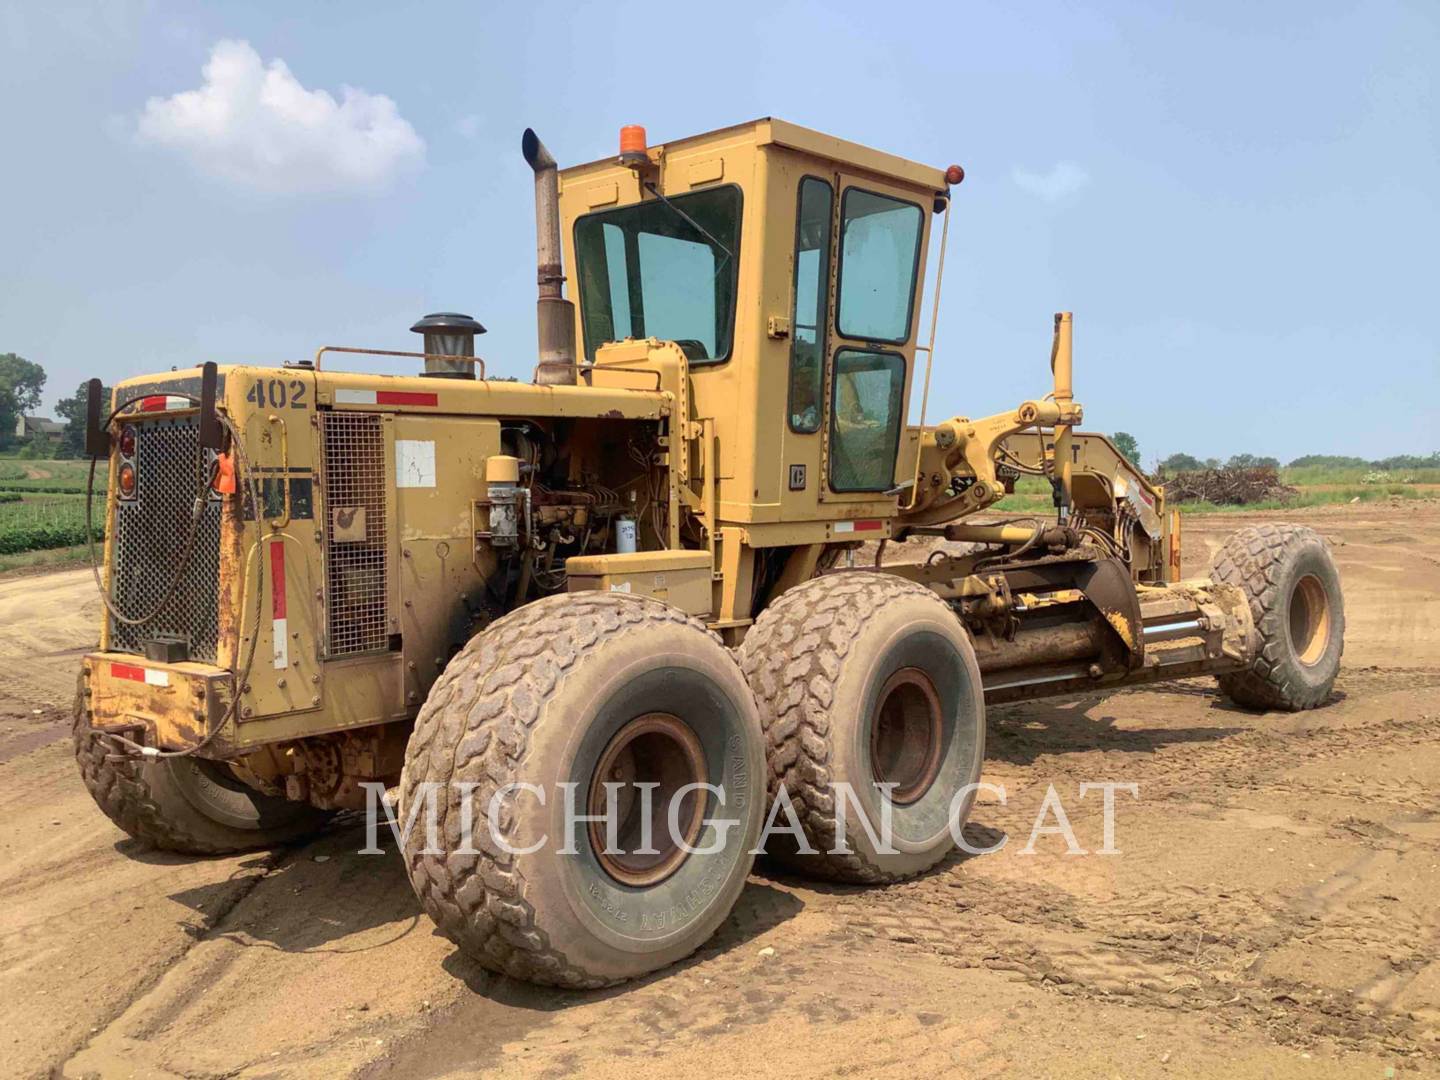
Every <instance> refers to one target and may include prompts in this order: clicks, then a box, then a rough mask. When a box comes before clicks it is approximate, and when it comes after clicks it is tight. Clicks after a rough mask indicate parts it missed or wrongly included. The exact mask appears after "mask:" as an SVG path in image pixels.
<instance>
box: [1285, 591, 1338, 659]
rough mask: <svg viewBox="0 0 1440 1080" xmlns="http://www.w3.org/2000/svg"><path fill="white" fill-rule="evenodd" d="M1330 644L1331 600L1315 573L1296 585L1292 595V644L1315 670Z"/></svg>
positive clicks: (1297, 653)
mask: <svg viewBox="0 0 1440 1080" xmlns="http://www.w3.org/2000/svg"><path fill="white" fill-rule="evenodd" d="M1329 642H1330V598H1329V597H1328V596H1326V595H1325V586H1323V585H1321V584H1320V579H1319V578H1317V577H1316V576H1315V575H1314V574H1306V575H1305V576H1304V577H1302V578H1301V579H1300V580H1299V581H1297V582H1296V583H1295V591H1294V592H1293V593H1291V594H1290V643H1291V645H1292V646H1293V647H1294V649H1295V655H1296V656H1297V657H1298V658H1299V660H1300V663H1302V664H1304V665H1305V666H1306V667H1313V666H1315V665H1316V664H1318V663H1319V662H1320V658H1321V657H1322V656H1324V655H1325V646H1326V645H1328V644H1329Z"/></svg>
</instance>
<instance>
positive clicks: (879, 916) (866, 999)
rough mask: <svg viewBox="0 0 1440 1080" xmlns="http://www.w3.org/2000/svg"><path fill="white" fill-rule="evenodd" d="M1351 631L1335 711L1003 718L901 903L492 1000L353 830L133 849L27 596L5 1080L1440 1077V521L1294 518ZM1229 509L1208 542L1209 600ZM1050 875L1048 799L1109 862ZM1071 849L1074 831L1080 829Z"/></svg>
mask: <svg viewBox="0 0 1440 1080" xmlns="http://www.w3.org/2000/svg"><path fill="white" fill-rule="evenodd" d="M1265 516H1266V517H1267V518H1284V517H1287V516H1289V517H1291V518H1294V519H1299V520H1304V521H1306V522H1308V523H1309V524H1312V525H1314V526H1315V527H1316V528H1318V529H1320V530H1321V531H1322V532H1323V533H1324V534H1325V535H1327V536H1328V537H1330V538H1331V540H1332V542H1333V543H1334V545H1335V554H1336V556H1337V558H1338V560H1339V563H1340V567H1341V573H1342V576H1343V580H1344V585H1345V590H1346V602H1347V614H1348V621H1349V633H1348V635H1347V645H1346V653H1345V661H1344V668H1343V670H1342V673H1341V676H1340V682H1339V686H1338V693H1337V695H1336V700H1335V701H1334V702H1333V703H1332V704H1331V705H1330V706H1328V707H1326V708H1323V709H1320V710H1316V711H1314V712H1310V713H1306V714H1303V715H1276V714H1272V715H1264V716H1259V715H1252V714H1249V713H1245V712H1240V711H1237V710H1234V709H1231V708H1229V707H1227V706H1226V705H1225V704H1224V703H1223V702H1222V701H1221V700H1220V699H1219V698H1218V697H1217V696H1216V693H1215V690H1214V687H1213V684H1212V683H1211V682H1210V681H1209V680H1192V681H1190V682H1186V683H1182V684H1179V685H1177V686H1174V687H1170V688H1160V689H1144V690H1131V691H1121V692H1118V693H1112V694H1109V695H1104V696H1092V697H1088V698H1083V699H1080V700H1057V701H1052V702H1041V703H1037V704H1027V705H1017V706H1008V707H1004V708H998V709H994V710H992V711H991V715H990V718H989V746H988V768H987V770H986V776H985V779H987V780H988V781H990V782H992V783H995V784H1002V785H1004V787H1005V791H1006V796H1007V797H1006V801H1005V802H1004V803H1003V804H1002V803H1000V802H999V801H998V800H997V799H994V798H991V799H989V800H987V801H983V802H982V803H981V804H980V805H979V806H978V807H977V809H976V813H975V815H974V818H973V825H972V827H971V828H972V834H973V835H974V837H975V838H976V839H977V841H978V842H982V843H988V842H993V841H995V840H997V839H999V838H1001V837H1002V836H1003V837H1008V843H1007V844H1006V846H1005V847H1004V848H1003V849H1001V850H1000V851H998V852H997V853H995V854H991V855H985V856H981V857H976V858H967V859H960V858H955V859H952V860H950V861H949V862H947V863H946V864H944V865H942V866H941V867H940V868H939V869H938V870H937V871H935V872H932V873H930V874H927V875H925V876H923V877H921V878H920V879H918V880H916V881H913V882H910V883H908V884H904V885H900V886H896V887H891V888H883V889H851V888H834V887H816V886H815V885H813V884H810V883H807V882H804V881H800V880H796V879H791V878H786V877H773V876H768V875H767V874H765V873H757V874H756V875H755V876H754V878H753V879H752V881H751V884H750V886H749V888H748V889H747V890H746V892H745V894H744V895H743V897H742V899H741V901H740V903H739V905H738V907H737V909H736V911H735V912H734V914H733V915H732V916H731V918H730V919H729V921H728V922H727V923H726V924H725V926H724V927H723V929H722V930H721V931H720V933H719V934H718V935H717V936H716V937H715V938H714V939H713V940H712V941H711V942H710V943H709V944H708V945H706V946H705V947H704V948H703V949H701V951H700V952H699V953H697V954H696V955H695V956H694V957H692V958H691V959H690V960H689V961H687V962H685V963H683V964H681V965H679V966H678V967H675V968H672V969H669V970H667V971H664V972H661V973H659V974H657V975H655V976H653V977H651V978H649V979H646V980H644V981H642V982H639V983H637V984H632V985H629V986H626V987H622V988H620V989H616V990H611V991H606V992H601V993H589V994H573V993H562V992H558V991H550V990H542V989H536V988H533V987H530V986H526V985H522V984H516V983H513V982H510V981H508V980H505V979H500V978H496V977H494V976H491V975H488V974H487V973H485V972H484V971H482V970H480V969H479V968H478V967H476V966H475V965H474V964H473V963H471V962H469V961H468V960H466V959H465V958H464V957H462V956H461V955H459V954H458V953H457V952H456V951H455V949H454V948H453V947H452V946H451V945H450V944H449V943H448V942H447V941H445V939H443V938H441V937H439V936H438V935H437V934H436V933H435V932H433V930H432V928H431V926H430V924H429V922H428V920H427V919H426V918H425V916H424V915H423V914H422V913H421V912H420V910H419V908H418V907H417V905H416V903H415V900H414V899H413V898H412V896H411V893H410V889H409V886H408V885H407V884H406V881H405V878H404V874H403V872H402V869H401V865H400V862H399V859H398V858H397V857H395V856H394V855H393V853H392V854H391V855H389V856H385V857H373V856H371V857H366V856H361V855H358V854H356V852H357V850H358V849H359V848H360V847H361V846H363V833H362V830H361V829H360V828H359V827H358V826H357V825H355V824H354V823H353V822H350V823H341V824H339V825H337V826H336V827H334V828H333V829H332V830H331V831H330V832H329V833H328V834H327V835H325V836H324V837H322V838H321V839H319V840H317V841H315V842H313V843H311V844H309V845H307V846H305V847H302V848H297V849H293V850H288V851H282V852H276V853H273V854H253V855H245V856H239V857H234V858H217V859H203V860H191V859H183V858H178V857H174V856H169V855H157V854H152V853H147V852H144V851H142V850H140V849H139V848H138V847H137V846H136V845H135V844H134V843H133V842H132V841H130V840H129V839H127V838H126V837H125V836H124V835H123V834H121V833H120V832H119V831H118V830H117V829H116V828H115V827H114V826H112V825H111V824H110V822H109V821H108V820H106V819H105V818H104V817H103V816H102V815H101V814H100V812H99V810H97V809H96V808H95V806H94V805H93V804H92V803H91V801H90V798H89V796H88V795H87V794H86V793H85V791H84V789H83V787H82V786H81V784H80V781H79V779H78V777H77V776H76V773H75V768H74V765H73V762H72V759H71V754H70V746H69V740H68V731H67V728H68V720H67V718H66V715H65V713H66V710H67V708H68V702H69V699H70V696H71V693H72V692H73V686H74V674H75V669H76V663H77V659H78V657H79V656H80V654H81V653H82V652H83V651H84V650H85V648H86V647H87V646H89V645H91V644H92V643H93V642H94V641H95V638H96V631H95V627H96V626H97V625H98V621H99V604H98V601H97V600H96V599H95V593H94V585H93V583H92V581H91V579H90V576H89V572H88V571H69V572H64V573H56V574H49V575H32V576H26V577H15V578H8V579H0V763H3V764H0V813H3V816H4V818H5V820H6V821H7V822H8V823H9V824H8V828H7V829H6V830H5V834H4V839H3V841H0V902H3V908H0V1012H3V1024H0V1073H3V1074H5V1075H16V1076H29V1075H46V1074H53V1075H63V1076H76V1077H79V1076H88V1075H101V1076H127V1075H136V1076H186V1077H202V1076H227V1077H229V1076H235V1077H261V1076H264V1077H275V1076H295V1075H301V1076H311V1075H337V1074H347V1073H358V1074H359V1075H361V1076H365V1077H392V1076H393V1077H432V1076H446V1075H473V1074H488V1073H495V1074H499V1073H502V1072H503V1073H504V1074H506V1075H510V1076H563V1075H570V1074H577V1073H584V1074H587V1075H599V1076H612V1075H613V1076H619V1075H622V1074H630V1073H632V1072H634V1071H636V1070H646V1071H648V1072H650V1073H651V1074H655V1075H672V1076H680V1075H685V1076H689V1075H695V1076H701V1075H712V1074H713V1075H728V1076H736V1075H785V1076H788V1077H795V1076H807V1075H833V1076H841V1075H843V1076H855V1077H869V1076H900V1077H906V1078H915V1077H927V1076H937V1075H946V1074H953V1075H976V1076H988V1075H998V1074H1007V1073H1015V1074H1026V1075H1046V1076H1091V1075H1095V1074H1099V1073H1102V1072H1103V1073H1104V1074H1106V1075H1123V1074H1129V1075H1160V1076H1163V1075H1174V1076H1193V1075H1211V1076H1226V1077H1250V1076H1255V1077H1259V1076H1290V1075H1295V1076H1303V1077H1328V1076H1362V1077H1377V1078H1380V1077H1388V1076H1396V1075H1400V1076H1404V1075H1411V1074H1416V1073H1422V1074H1423V1073H1430V1074H1434V1073H1437V1072H1440V1067H1437V1065H1436V1062H1437V1061H1440V962H1437V959H1436V957H1437V945H1440V813H1437V805H1436V803H1437V799H1436V793H1437V789H1440V503H1436V502H1424V503H1420V504H1416V503H1410V504H1405V505H1399V506H1347V507H1337V508H1334V509H1325V510H1320V511H1312V512H1306V513H1304V514H1303V515H1302V514H1292V515H1285V514H1274V513H1270V514H1267V515H1265ZM1246 523H1247V517H1245V516H1242V515H1237V514H1223V515H1214V516H1211V517H1201V518H1187V519H1186V524H1187V531H1186V543H1187V554H1186V564H1187V565H1186V571H1187V573H1194V574H1199V573H1203V571H1204V568H1205V566H1206V565H1207V563H1208V561H1209V558H1210V556H1211V554H1212V553H1213V552H1214V550H1215V548H1216V547H1217V546H1218V544H1219V543H1220V541H1221V540H1222V539H1223V537H1224V536H1225V535H1227V534H1228V533H1229V532H1230V531H1231V530H1233V529H1236V528H1239V527H1241V526H1243V525H1244V524H1246ZM1086 780H1089V781H1106V780H1111V781H1119V782H1134V783H1136V784H1138V785H1139V797H1138V799H1131V798H1130V797H1129V796H1126V795H1123V794H1121V795H1119V796H1118V806H1117V810H1116V829H1115V842H1116V846H1117V847H1118V848H1119V849H1120V852H1121V854H1119V855H1112V856H1104V855H1095V854H1089V855H1085V856H1070V855H1066V854H1065V844H1064V841H1063V839H1062V838H1061V837H1059V836H1053V835H1052V836H1044V837H1042V838H1041V839H1039V840H1038V841H1037V842H1036V845H1035V848H1036V853H1035V854H1032V855H1024V854H1021V849H1023V848H1024V847H1025V844H1026V840H1027V838H1028V837H1029V834H1030V829H1031V826H1032V823H1033V822H1034V820H1035V818H1036V815H1037V812H1038V811H1039V808H1040V804H1041V800H1042V797H1043V795H1044V793H1045V790H1046V788H1047V786H1048V785H1051V784H1053V785H1054V786H1055V788H1056V791H1057V792H1058V793H1059V794H1060V796H1061V797H1062V798H1063V799H1064V803H1065V806H1066V808H1067V810H1068V811H1069V815H1070V820H1071V823H1072V824H1073V826H1074V829H1075V832H1076V834H1077V837H1078V839H1079V841H1080V843H1081V844H1082V845H1083V846H1084V847H1086V848H1087V849H1094V848H1096V847H1099V846H1100V844H1101V799H1100V796H1099V794H1098V793H1093V794H1092V795H1091V796H1090V797H1088V798H1087V799H1085V800H1084V801H1081V800H1080V799H1079V797H1078V785H1079V783H1080V782H1081V781H1086ZM1052 823H1053V819H1052Z"/></svg>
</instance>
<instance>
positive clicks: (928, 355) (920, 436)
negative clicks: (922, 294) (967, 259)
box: [905, 205, 952, 511]
mask: <svg viewBox="0 0 1440 1080" xmlns="http://www.w3.org/2000/svg"><path fill="white" fill-rule="evenodd" d="M951 209H952V208H951V207H950V206H948V205H947V206H946V207H945V224H944V225H942V226H941V228H940V262H939V263H938V264H937V266H936V267H935V296H934V297H933V298H932V299H931V301H930V343H929V344H928V345H917V346H915V351H916V352H919V351H920V350H921V349H924V350H925V389H924V391H923V392H922V393H921V395H920V425H919V427H918V429H917V430H916V432H915V475H914V477H913V478H912V480H911V482H910V503H909V505H908V506H906V507H905V511H910V510H914V509H915V504H916V503H917V502H918V501H919V499H920V454H921V451H922V450H923V449H924V447H925V410H926V408H927V407H928V406H929V404H930V368H931V366H932V365H933V364H934V363H935V327H936V325H937V324H938V323H939V321H940V286H941V284H942V283H943V282H944V280H945V248H946V245H947V243H948V241H949V239H950V211H951Z"/></svg>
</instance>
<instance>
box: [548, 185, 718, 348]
mask: <svg viewBox="0 0 1440 1080" xmlns="http://www.w3.org/2000/svg"><path fill="white" fill-rule="evenodd" d="M739 245H740V189H739V188H736V187H722V188H714V189H711V190H707V191H699V192H695V193H693V194H689V195H678V196H676V197H675V198H672V199H670V200H669V201H668V202H666V201H662V200H660V199H650V200H647V201H645V202H643V203H639V204H637V205H635V206H625V207H621V208H619V209H616V210H609V211H604V212H602V213H598V214H589V215H587V216H586V217H583V218H581V219H580V220H579V221H577V222H576V223H575V259H576V263H577V267H576V270H577V279H578V281H579V289H580V314H581V322H582V325H583V326H584V334H585V355H586V357H587V358H588V359H590V360H594V359H595V350H596V349H598V348H599V347H600V346H601V345H604V344H606V343H607V342H611V341H621V340H623V339H625V338H628V337H636V338H646V337H654V338H659V339H661V340H662V341H673V342H675V343H676V344H678V345H679V346H680V347H681V348H682V349H684V350H685V354H686V356H688V357H689V358H690V362H691V363H692V364H703V363H714V362H717V361H720V360H724V359H726V358H728V357H729V355H730V348H731V343H732V338H733V336H734V324H735V286H736V278H737V275H738V273H739V262H738V254H739Z"/></svg>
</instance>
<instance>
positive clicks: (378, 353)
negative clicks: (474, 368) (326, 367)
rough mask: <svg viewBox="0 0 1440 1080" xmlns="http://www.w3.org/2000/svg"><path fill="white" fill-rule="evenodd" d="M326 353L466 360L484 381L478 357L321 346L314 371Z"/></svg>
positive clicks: (483, 366) (317, 353) (483, 372)
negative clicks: (473, 366)
mask: <svg viewBox="0 0 1440 1080" xmlns="http://www.w3.org/2000/svg"><path fill="white" fill-rule="evenodd" d="M327 352H343V353H355V354H357V355H360V356H408V357H412V358H414V359H417V360H466V361H469V362H471V363H474V364H479V365H480V375H479V379H480V381H481V382H484V381H485V361H484V360H483V359H481V358H480V357H478V356H450V355H448V354H446V353H423V352H397V351H396V350H394V349H357V348H354V347H353V346H349V345H321V346H320V348H318V349H316V350H315V370H316V371H319V370H320V357H322V356H324V355H325V354H326V353H327Z"/></svg>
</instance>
